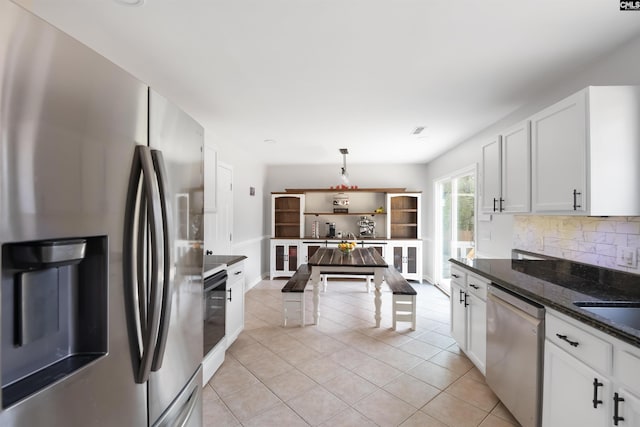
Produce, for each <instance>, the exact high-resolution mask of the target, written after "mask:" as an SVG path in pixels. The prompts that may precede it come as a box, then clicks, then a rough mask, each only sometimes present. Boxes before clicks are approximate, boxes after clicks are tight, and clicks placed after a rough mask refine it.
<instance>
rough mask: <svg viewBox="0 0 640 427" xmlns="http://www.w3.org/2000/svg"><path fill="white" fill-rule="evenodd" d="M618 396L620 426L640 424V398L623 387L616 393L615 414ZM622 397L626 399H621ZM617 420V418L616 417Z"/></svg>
mask: <svg viewBox="0 0 640 427" xmlns="http://www.w3.org/2000/svg"><path fill="white" fill-rule="evenodd" d="M616 397H617V398H618V418H617V420H618V423H617V424H615V422H614V425H618V426H640V399H638V398H637V397H636V396H634V395H633V393H631V392H630V391H628V390H627V389H624V388H621V389H620V390H618V391H617V396H616V395H615V394H614V400H613V405H614V415H612V417H613V416H615V405H616V403H615V398H616ZM620 398H622V399H624V400H619V399H620ZM614 421H615V419H614Z"/></svg>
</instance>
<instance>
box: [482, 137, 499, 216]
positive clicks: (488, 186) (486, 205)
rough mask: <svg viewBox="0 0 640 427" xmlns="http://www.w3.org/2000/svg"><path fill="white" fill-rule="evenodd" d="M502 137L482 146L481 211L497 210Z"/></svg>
mask: <svg viewBox="0 0 640 427" xmlns="http://www.w3.org/2000/svg"><path fill="white" fill-rule="evenodd" d="M501 142H502V138H501V137H500V136H497V137H496V138H495V139H493V140H492V141H491V142H489V143H488V144H486V145H483V146H482V197H481V198H480V200H481V202H480V203H481V204H482V206H481V208H482V211H483V212H498V209H499V203H500V197H502V191H501V189H500V185H501V184H500V180H501V177H500V173H501V170H500V169H501V152H502V146H501V145H502V144H501Z"/></svg>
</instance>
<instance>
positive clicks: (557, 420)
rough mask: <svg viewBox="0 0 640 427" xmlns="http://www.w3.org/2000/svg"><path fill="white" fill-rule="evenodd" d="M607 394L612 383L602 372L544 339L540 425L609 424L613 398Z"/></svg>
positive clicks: (584, 426) (600, 426)
mask: <svg viewBox="0 0 640 427" xmlns="http://www.w3.org/2000/svg"><path fill="white" fill-rule="evenodd" d="M607 396H611V382H610V381H609V379H608V378H607V377H606V376H605V375H603V374H602V373H600V372H598V371H596V370H594V369H591V368H590V367H589V366H587V365H586V364H584V363H582V362H581V361H580V360H578V359H577V358H575V357H573V356H571V355H570V354H569V353H567V352H566V351H565V350H563V349H561V348H560V347H558V346H556V345H555V344H553V343H551V342H549V341H547V342H545V350H544V393H543V405H542V407H543V416H542V425H543V426H548V427H552V426H580V427H590V426H594V427H596V426H597V427H602V426H606V425H609V424H608V421H607V420H609V419H610V418H609V413H610V408H611V404H612V401H611V400H608V399H606V397H607ZM594 397H595V401H596V402H595V404H594V403H593V402H594Z"/></svg>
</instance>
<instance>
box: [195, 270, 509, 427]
mask: <svg viewBox="0 0 640 427" xmlns="http://www.w3.org/2000/svg"><path fill="white" fill-rule="evenodd" d="M284 283H285V281H284V280H272V281H269V280H264V281H262V282H260V283H259V284H258V285H257V286H256V287H254V288H253V289H251V290H250V291H249V292H247V294H246V299H245V306H246V314H245V330H244V332H242V334H241V335H240V336H239V338H238V339H237V340H236V342H235V343H234V344H233V345H232V346H231V347H230V348H229V350H228V351H227V355H226V358H225V362H224V363H223V364H222V366H221V367H220V369H219V370H218V371H217V372H216V374H215V375H214V376H213V378H212V379H211V381H209V383H208V384H207V385H206V386H205V388H204V411H203V412H204V425H205V426H211V427H213V426H215V427H223V426H240V425H242V426H259V427H265V426H274V427H275V426H278V427H282V426H286V427H289V426H308V425H313V426H323V427H324V426H326V427H329V426H331V427H339V426H358V427H360V426H403V427H409V426H421V427H436V426H450V427H464V426H482V427H503V426H505V427H506V426H517V425H518V423H517V422H516V421H515V420H514V418H513V417H512V416H511V414H509V412H508V411H507V410H506V409H505V407H504V406H503V405H502V404H501V403H500V402H499V400H498V398H497V397H496V396H495V395H494V394H493V393H492V392H491V390H490V389H489V388H488V387H487V385H486V384H485V382H484V377H483V375H482V374H481V373H480V372H479V371H478V370H477V369H476V368H475V367H474V366H473V364H472V363H471V362H470V361H469V359H467V357H466V356H465V355H464V354H463V353H462V352H461V351H460V349H459V348H458V346H457V345H456V344H455V341H454V340H453V339H452V338H451V336H450V335H449V299H448V298H447V297H446V296H445V295H444V294H442V293H441V292H440V291H439V290H437V289H436V288H435V287H434V286H432V285H428V284H415V283H414V284H413V285H414V288H415V289H416V290H417V291H418V298H417V301H418V302H417V305H418V313H417V314H418V325H417V330H416V331H411V330H410V329H409V323H399V324H398V330H397V331H394V330H392V329H391V293H390V292H389V290H388V289H386V287H385V286H383V295H382V301H383V303H382V317H383V318H382V324H381V327H380V328H375V327H374V325H375V323H374V305H373V293H370V294H368V293H367V292H366V290H365V286H364V283H363V281H330V282H329V287H328V290H327V292H326V293H324V294H321V297H320V310H321V319H320V324H319V325H318V326H315V325H312V321H313V315H312V313H311V309H312V307H313V302H312V299H311V297H312V292H311V290H310V289H309V290H308V291H307V292H305V298H306V299H305V304H306V306H307V309H308V310H307V313H306V319H307V320H306V322H307V326H306V327H304V328H301V327H299V326H296V325H291V326H287V327H286V328H284V327H282V326H281V322H282V319H281V316H282V311H281V310H282V296H281V292H280V289H281V288H282V286H284ZM290 323H295V322H290Z"/></svg>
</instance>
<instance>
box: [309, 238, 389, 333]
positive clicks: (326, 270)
mask: <svg viewBox="0 0 640 427" xmlns="http://www.w3.org/2000/svg"><path fill="white" fill-rule="evenodd" d="M307 263H308V264H309V268H310V269H311V283H312V284H313V320H314V323H315V324H316V325H318V324H319V321H320V307H319V306H320V276H321V275H322V274H332V273H333V274H336V273H341V274H358V275H371V276H373V282H374V285H375V294H374V305H375V309H376V314H375V320H376V328H379V327H380V319H381V316H380V306H381V305H382V292H381V287H382V280H383V277H384V271H385V269H386V268H387V267H388V266H389V265H388V264H387V262H386V261H385V260H384V258H382V256H381V255H380V254H379V253H378V251H376V250H375V249H374V248H355V249H353V251H352V252H351V253H349V254H345V253H343V252H342V251H340V250H339V249H337V248H320V249H318V250H317V251H316V253H315V254H313V256H312V257H311V258H310V259H309V261H308V262H307Z"/></svg>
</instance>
